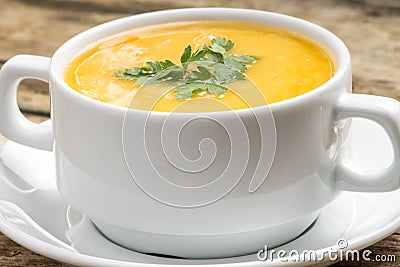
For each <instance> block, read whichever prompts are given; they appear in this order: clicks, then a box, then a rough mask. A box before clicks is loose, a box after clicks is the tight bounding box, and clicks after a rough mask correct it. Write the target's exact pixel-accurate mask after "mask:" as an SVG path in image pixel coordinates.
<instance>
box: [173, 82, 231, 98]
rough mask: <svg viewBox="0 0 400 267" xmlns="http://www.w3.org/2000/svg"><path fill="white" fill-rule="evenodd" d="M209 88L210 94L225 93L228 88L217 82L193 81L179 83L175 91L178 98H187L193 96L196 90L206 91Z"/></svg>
mask: <svg viewBox="0 0 400 267" xmlns="http://www.w3.org/2000/svg"><path fill="white" fill-rule="evenodd" d="M205 90H207V91H208V92H209V93H210V94H217V95H220V94H223V93H225V91H226V90H228V88H227V87H225V86H222V85H218V84H215V83H207V82H192V83H186V84H183V85H179V86H178V87H176V88H175V89H174V92H176V93H177V94H176V96H177V98H176V99H178V100H179V99H187V98H190V97H192V96H193V94H195V93H196V92H199V91H205Z"/></svg>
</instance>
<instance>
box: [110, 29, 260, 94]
mask: <svg viewBox="0 0 400 267" xmlns="http://www.w3.org/2000/svg"><path fill="white" fill-rule="evenodd" d="M234 46H235V43H234V42H233V41H232V40H227V39H226V38H225V37H218V36H217V37H215V38H213V39H212V40H211V45H203V48H202V49H198V50H195V51H193V50H192V46H191V45H188V46H187V47H186V48H185V49H184V51H183V53H182V55H181V58H180V62H181V64H182V66H178V65H176V64H175V63H173V62H172V61H170V60H164V61H148V62H146V65H145V66H143V67H134V68H132V69H128V68H126V69H125V70H118V71H115V72H114V75H115V76H116V77H118V78H119V79H120V80H136V84H138V85H144V84H151V83H161V82H172V83H174V84H175V85H177V87H176V88H175V89H174V92H175V93H176V99H188V98H191V97H192V96H193V95H194V94H197V93H199V92H201V91H207V92H208V93H210V94H216V95H221V94H224V93H225V92H226V91H227V90H228V88H227V87H225V86H223V85H222V84H227V83H231V82H233V81H235V80H240V79H244V78H245V77H246V76H245V75H244V73H243V72H245V71H246V70H247V69H248V66H249V64H252V63H255V62H256V61H257V60H259V58H257V57H255V56H249V55H235V54H228V53H227V52H228V51H230V50H231V49H233V47H234Z"/></svg>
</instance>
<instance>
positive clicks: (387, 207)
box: [0, 119, 400, 267]
mask: <svg viewBox="0 0 400 267" xmlns="http://www.w3.org/2000/svg"><path fill="white" fill-rule="evenodd" d="M346 148H347V150H348V152H349V153H348V154H349V158H351V159H354V160H355V161H357V162H358V163H360V166H361V169H364V170H367V171H368V169H373V168H379V167H383V166H386V165H388V164H390V162H391V157H392V154H391V150H392V149H391V147H390V142H389V140H388V138H387V136H386V134H385V133H384V132H383V130H382V129H380V128H378V127H377V126H376V125H375V124H373V123H371V122H367V121H365V120H361V119H357V120H353V125H352V130H351V133H350V136H349V138H348V140H347V141H346ZM55 188H56V187H55V169H54V157H53V154H52V153H49V152H43V151H39V150H36V149H32V148H28V147H25V146H21V145H18V144H16V143H13V142H8V143H7V144H5V145H4V146H3V147H2V148H1V150H0V230H1V231H2V232H3V233H4V234H5V235H7V236H8V237H10V238H11V239H13V240H14V241H16V242H17V243H19V244H21V245H22V246H25V247H26V248H28V249H31V250H33V251H35V252H37V253H40V254H42V255H45V256H47V257H50V258H53V259H56V260H59V261H62V262H65V263H69V264H74V265H80V266H96V267H100V266H108V267H109V266H130V267H133V266H159V267H162V266H172V265H173V266H188V265H191V266H196V265H197V266H210V265H214V264H216V265H219V266H221V265H223V266H226V267H228V266H232V267H233V266H235V267H245V266H278V265H279V266H288V265H296V266H305V265H307V266H309V265H329V264H332V263H333V262H332V261H329V258H328V255H327V253H326V251H329V250H332V249H338V245H337V241H338V240H339V239H345V240H346V241H347V245H348V246H347V249H362V248H364V247H367V246H369V245H371V244H373V243H375V242H377V241H379V240H381V239H383V238H384V237H386V236H388V235H390V234H391V233H393V232H394V231H396V229H397V228H399V227H400V206H399V205H393V203H399V202H400V191H399V190H397V191H394V192H390V193H373V194H366V193H349V192H344V193H342V194H341V195H340V196H339V197H338V198H337V199H336V200H335V201H334V202H333V203H331V204H330V205H329V206H327V207H326V208H325V209H324V210H323V211H322V212H321V214H320V216H319V217H318V219H317V220H316V222H315V223H314V224H313V226H312V227H310V228H309V229H308V230H307V231H306V232H305V233H304V234H303V235H302V236H301V237H299V238H297V239H296V240H293V241H292V242H290V243H288V244H285V245H283V246H281V247H279V248H275V250H276V251H278V250H280V249H283V250H285V251H287V252H289V251H291V250H293V249H294V250H297V251H299V252H301V251H303V250H316V253H317V255H321V258H320V259H322V258H323V260H321V261H318V262H304V261H303V262H301V261H299V262H293V261H291V260H288V261H286V262H282V261H280V260H278V259H275V260H274V261H271V260H269V259H268V260H267V261H259V260H258V259H257V255H256V254H253V255H247V256H241V257H234V258H226V259H214V260H186V259H173V258H167V257H160V256H151V255H145V254H141V253H137V252H134V251H130V250H127V249H124V248H122V247H119V246H117V245H115V244H113V243H112V242H110V241H108V240H107V239H106V238H105V237H103V236H102V235H101V234H100V233H99V232H98V231H97V229H96V228H95V227H94V226H93V224H92V223H91V222H90V221H89V220H87V219H86V218H85V217H84V216H82V214H80V213H79V212H78V211H75V210H73V209H72V208H70V207H69V206H68V205H67V204H66V203H65V202H64V201H63V200H62V199H61V198H60V196H59V195H58V193H57V191H56V189H55ZM266 245H267V244H266ZM260 249H262V248H260ZM214 266H215V265H214Z"/></svg>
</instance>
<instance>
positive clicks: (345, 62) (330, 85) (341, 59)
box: [49, 7, 351, 116]
mask: <svg viewBox="0 0 400 267" xmlns="http://www.w3.org/2000/svg"><path fill="white" fill-rule="evenodd" d="M222 13H225V14H224V15H225V16H226V15H228V14H229V17H231V18H232V19H220V18H218V19H217V20H219V21H221V20H223V21H242V22H249V23H253V21H251V20H250V18H251V17H257V18H258V19H259V20H271V22H269V23H266V22H264V23H258V24H265V25H272V26H274V27H278V28H279V27H280V28H283V29H289V30H292V29H291V28H289V27H285V26H279V25H281V24H290V25H291V26H293V27H296V28H299V27H301V28H302V29H303V30H302V31H301V32H300V33H301V34H302V35H305V36H306V37H308V38H309V39H311V40H313V41H314V42H316V43H318V44H319V45H320V46H321V47H322V48H323V49H324V50H327V52H328V54H329V55H330V56H331V58H332V60H333V61H334V62H335V66H336V71H335V74H334V75H333V76H332V77H331V78H330V79H329V80H328V81H327V82H325V83H323V84H322V85H320V86H319V87H317V88H315V89H312V90H310V91H308V92H306V93H304V94H301V95H298V96H295V97H293V98H289V99H285V100H282V101H279V102H275V103H271V104H266V105H261V106H256V107H248V108H243V109H233V110H228V111H210V112H190V113H188V112H187V113H185V112H179V113H177V112H162V111H154V110H151V111H149V110H140V109H133V108H126V107H121V106H117V105H114V104H110V103H106V102H102V101H99V100H95V99H93V98H90V97H87V96H85V95H83V94H81V93H79V92H77V91H76V90H74V89H73V88H71V87H70V86H69V85H68V84H67V83H66V82H65V80H64V71H65V65H66V64H65V63H64V64H63V63H62V61H63V60H64V61H65V60H66V57H65V53H66V52H68V51H70V50H71V49H73V48H75V50H78V51H80V52H75V53H73V56H71V57H69V59H68V62H70V61H71V60H72V59H73V58H74V57H76V56H77V55H79V54H80V53H82V52H83V51H85V46H82V45H77V43H78V42H79V41H82V40H84V39H90V38H92V39H96V41H94V42H86V43H85V44H86V49H87V46H88V44H89V45H90V44H93V43H95V42H98V41H101V40H103V39H105V38H107V37H110V36H113V35H115V34H118V33H120V32H124V31H125V30H121V31H114V33H113V34H107V35H105V36H104V37H101V38H94V36H97V35H99V34H100V33H101V32H104V31H105V30H106V29H112V28H116V27H118V26H121V25H130V24H132V23H133V24H135V22H138V21H140V20H145V21H152V20H154V21H159V20H160V18H164V19H163V20H164V21H165V22H154V23H151V22H150V23H146V24H144V25H140V26H137V27H141V26H146V25H147V26H149V25H157V24H161V23H168V22H176V21H189V20H191V21H194V20H210V18H211V16H215V15H216V14H219V15H221V14H222ZM205 14H206V15H205ZM179 16H181V17H188V16H190V17H191V19H181V18H180V17H179ZM242 16H245V17H246V18H247V19H246V18H244V17H242ZM261 17H262V18H261ZM214 20H215V19H214ZM306 30H307V31H312V32H313V33H314V34H315V35H316V36H318V38H319V39H321V40H322V42H324V43H321V42H320V41H321V40H320V41H316V40H315V38H313V37H312V36H310V34H307V33H305V31H306ZM328 45H330V46H331V48H330V49H328ZM77 47H79V49H77ZM333 50H334V51H333ZM334 54H336V56H334ZM67 58H68V57H67ZM49 73H50V83H51V84H55V85H56V86H50V87H51V90H54V89H55V90H64V91H65V92H67V93H69V94H70V95H71V96H74V97H75V99H76V100H80V101H84V102H87V104H90V105H93V106H97V107H98V108H102V109H108V110H109V111H111V112H121V111H124V112H126V111H127V110H130V111H135V112H139V113H145V114H148V113H150V112H151V113H152V114H153V115H155V114H160V115H166V114H169V115H170V114H174V115H178V114H179V115H178V116H180V115H188V114H190V115H191V116H193V115H196V114H197V115H199V114H201V115H203V116H207V115H209V116H213V115H217V114H219V115H222V114H228V113H229V114H230V113H232V112H234V113H236V114H241V113H247V112H249V111H250V110H251V111H253V112H256V111H258V110H259V109H265V108H266V107H268V108H269V109H271V110H272V111H278V110H283V109H287V108H290V107H294V106H297V105H302V104H303V103H306V102H308V101H309V100H310V99H312V98H314V97H317V96H319V95H321V94H324V93H326V92H327V91H329V90H334V88H337V89H339V87H340V81H342V80H343V79H344V78H346V75H347V74H349V73H350V74H351V59H350V53H349V50H348V49H347V47H346V45H345V44H344V43H343V41H342V40H341V39H340V38H339V37H337V36H336V35H335V34H333V33H332V32H330V31H328V30H327V29H325V28H323V27H321V26H319V25H317V24H314V23H312V22H309V21H306V20H303V19H300V18H297V17H293V16H289V15H285V14H280V13H275V12H269V11H261V10H255V9H243V8H221V7H203V8H182V9H168V10H162V11H153V12H147V13H142V14H137V15H132V16H128V17H123V18H120V19H116V20H112V21H109V22H105V23H102V24H99V25H97V26H94V27H92V28H89V29H87V30H85V31H83V32H81V33H79V34H77V35H75V36H73V37H72V38H70V39H69V40H67V41H66V42H65V43H64V44H62V45H61V46H60V47H59V48H58V49H57V50H56V52H55V53H54V54H53V57H52V58H51V62H50V70H49Z"/></svg>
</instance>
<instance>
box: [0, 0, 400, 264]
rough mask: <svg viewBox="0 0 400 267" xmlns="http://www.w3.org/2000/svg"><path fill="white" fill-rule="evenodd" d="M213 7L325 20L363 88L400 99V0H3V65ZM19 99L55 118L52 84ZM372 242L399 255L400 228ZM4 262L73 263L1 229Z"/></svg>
mask: <svg viewBox="0 0 400 267" xmlns="http://www.w3.org/2000/svg"><path fill="white" fill-rule="evenodd" d="M210 6H213V7H240V8H252V9H259V10H267V11H273V12H279V13H284V14H288V15H291V16H296V17H299V18H302V19H305V20H309V21H311V22H314V23H316V24H319V25H321V26H323V27H325V28H327V29H328V30H330V31H332V32H333V33H335V34H336V35H338V36H339V37H340V38H341V39H342V40H343V41H344V42H345V43H346V45H347V46H348V47H349V49H350V53H351V55H352V62H353V88H354V91H355V92H356V93H369V94H376V95H382V96H389V97H393V98H396V99H397V100H400V26H399V25H400V0H318V1H317V0H286V1H282V0H280V1H279V0H185V1H177V0H176V1H174V0H118V1H102V0H71V1H68V0H0V67H1V65H2V64H4V62H5V61H7V59H9V58H10V57H12V56H14V55H16V54H22V53H24V54H34V55H42V56H49V57H51V55H52V54H53V53H54V52H55V51H56V49H57V48H58V47H59V46H60V45H61V44H62V43H63V42H65V41H66V40H68V39H69V38H70V37H72V36H74V35H75V34H77V33H79V32H81V31H84V30H86V29H88V28H90V27H93V26H95V25H97V24H100V23H103V22H106V21H110V20H113V19H117V18H121V17H126V16H130V15H134V14H139V13H144V12H149V11H155V10H163V9H172V8H185V7H210ZM18 102H19V105H20V108H21V110H22V111H23V112H24V113H25V115H26V116H27V117H29V118H30V119H32V120H34V121H43V120H46V119H48V117H49V111H50V104H49V93H48V86H47V84H45V83H42V82H39V81H34V80H25V81H23V82H22V84H21V86H20V90H19V92H18ZM394 204H395V203H394ZM370 249H371V250H372V251H373V252H374V253H383V252H384V253H392V254H396V255H398V256H400V235H399V234H393V235H391V236H390V237H388V238H387V239H385V240H384V241H381V242H380V243H378V244H376V245H374V246H373V247H372V248H370ZM398 260H399V261H400V258H398ZM392 264H393V263H386V264H385V263H380V264H377V263H372V262H371V263H362V264H361V263H357V262H354V263H341V264H340V266H393V265H392ZM0 266H67V265H64V264H61V263H57V262H55V261H52V260H49V259H46V258H45V257H42V256H39V255H37V254H35V253H33V252H30V251H27V250H25V249H24V248H22V247H20V246H18V245H16V244H15V243H14V242H12V241H11V240H9V239H8V238H7V237H5V236H3V235H1V234H0Z"/></svg>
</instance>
